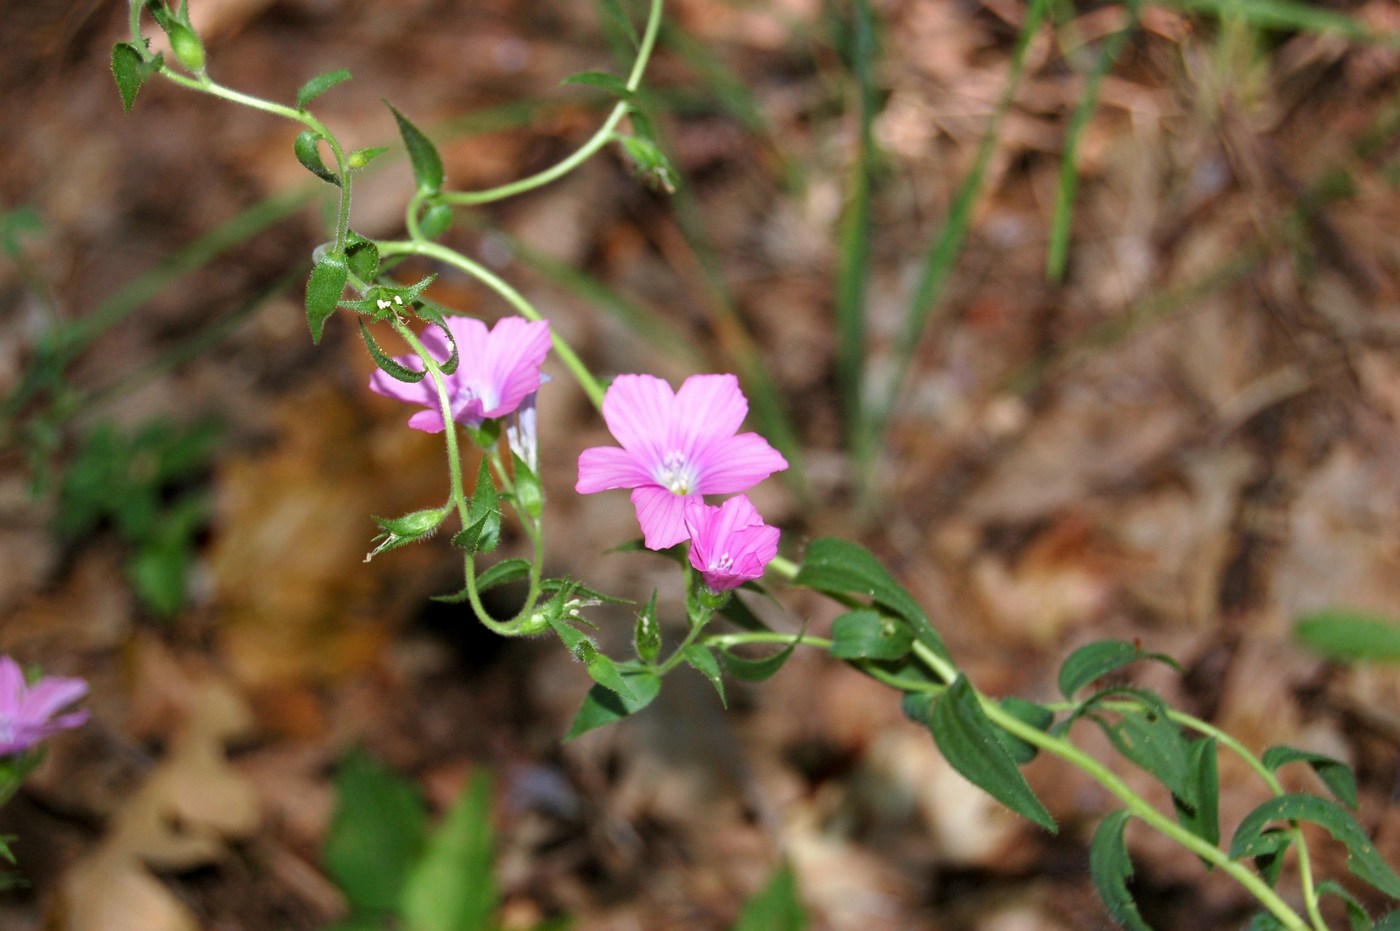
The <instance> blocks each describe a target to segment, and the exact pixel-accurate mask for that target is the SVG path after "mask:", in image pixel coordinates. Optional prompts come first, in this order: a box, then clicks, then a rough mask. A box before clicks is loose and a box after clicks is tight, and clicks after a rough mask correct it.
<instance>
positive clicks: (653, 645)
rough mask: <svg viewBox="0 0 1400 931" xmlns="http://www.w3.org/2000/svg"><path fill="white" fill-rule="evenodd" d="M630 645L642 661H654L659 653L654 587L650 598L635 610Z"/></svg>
mask: <svg viewBox="0 0 1400 931" xmlns="http://www.w3.org/2000/svg"><path fill="white" fill-rule="evenodd" d="M632 646H633V648H634V649H635V650H636V651H637V659H639V660H641V661H642V662H644V663H648V664H650V663H654V662H656V657H658V656H659V655H661V625H660V624H659V623H657V620H656V589H652V590H651V598H650V599H649V600H648V601H647V603H646V607H644V608H642V610H640V611H638V612H637V626H636V629H635V630H634V631H633V632H632Z"/></svg>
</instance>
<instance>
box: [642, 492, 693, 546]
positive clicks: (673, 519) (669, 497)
mask: <svg viewBox="0 0 1400 931" xmlns="http://www.w3.org/2000/svg"><path fill="white" fill-rule="evenodd" d="M693 497H694V496H681V495H673V494H671V493H670V492H669V491H667V490H666V489H664V488H662V487H660V486H659V485H643V486H642V487H640V488H637V489H635V490H633V492H632V504H633V506H634V507H635V508H636V509H637V523H639V524H641V525H642V542H643V543H644V544H645V545H646V548H647V549H651V550H664V549H666V548H667V547H670V546H675V545H676V544H677V543H680V542H681V541H682V540H684V539H685V538H686V537H687V533H686V530H685V519H684V517H683V515H684V513H685V503H686V501H688V500H691V499H692V498H693Z"/></svg>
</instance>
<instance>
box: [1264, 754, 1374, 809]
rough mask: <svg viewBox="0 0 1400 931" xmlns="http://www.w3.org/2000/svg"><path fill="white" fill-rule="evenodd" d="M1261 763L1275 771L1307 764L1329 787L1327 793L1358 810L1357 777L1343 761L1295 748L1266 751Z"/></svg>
mask: <svg viewBox="0 0 1400 931" xmlns="http://www.w3.org/2000/svg"><path fill="white" fill-rule="evenodd" d="M1260 761H1261V762H1262V763H1263V764H1264V765H1265V766H1267V767H1268V768H1269V769H1271V770H1274V771H1277V770H1278V768H1279V767H1280V766H1287V765H1288V764H1289V763H1307V764H1308V765H1309V766H1311V767H1312V769H1313V772H1315V773H1317V776H1318V778H1319V779H1321V780H1322V782H1323V783H1324V784H1325V785H1326V786H1327V791H1329V792H1331V793H1332V795H1333V797H1335V798H1336V799H1337V800H1338V801H1339V802H1342V803H1343V804H1344V805H1346V806H1347V807H1348V808H1351V809H1355V808H1356V775H1355V774H1354V773H1352V771H1351V767H1349V766H1347V765H1346V764H1345V763H1343V762H1342V761H1341V760H1334V759H1333V758H1332V757H1330V756H1327V755H1326V754H1322V753H1310V752H1309V751H1307V750H1299V749H1297V748H1295V747H1270V748H1269V749H1268V750H1265V751H1264V755H1263V756H1262V757H1260Z"/></svg>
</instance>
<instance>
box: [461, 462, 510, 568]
mask: <svg viewBox="0 0 1400 931" xmlns="http://www.w3.org/2000/svg"><path fill="white" fill-rule="evenodd" d="M500 542H501V501H500V496H499V495H498V494H497V493H496V483H495V481H494V480H493V479H492V477H491V468H490V466H489V465H487V460H486V458H485V457H482V460H481V468H480V469H479V470H478V471H477V476H476V490H475V491H473V492H472V498H471V501H470V502H469V503H468V505H467V526H466V527H465V528H464V529H463V530H461V531H460V532H459V533H458V534H457V535H456V536H454V537H453V538H452V545H453V546H458V547H461V548H462V549H464V550H466V551H467V552H468V553H489V552H491V551H492V550H494V549H495V548H496V546H497V544H499V543H500Z"/></svg>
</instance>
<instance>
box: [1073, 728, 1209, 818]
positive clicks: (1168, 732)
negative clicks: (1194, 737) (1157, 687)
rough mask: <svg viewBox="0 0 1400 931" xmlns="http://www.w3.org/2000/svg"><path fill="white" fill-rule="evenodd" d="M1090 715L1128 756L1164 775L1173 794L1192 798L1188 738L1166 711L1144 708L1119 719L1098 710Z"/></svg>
mask: <svg viewBox="0 0 1400 931" xmlns="http://www.w3.org/2000/svg"><path fill="white" fill-rule="evenodd" d="M1088 717H1089V718H1090V719H1091V720H1093V722H1094V723H1095V724H1097V725H1098V726H1099V728H1100V729H1101V730H1102V731H1103V732H1104V734H1106V735H1107V736H1108V739H1109V740H1111V741H1112V742H1113V745H1114V746H1115V747H1117V748H1118V752H1119V753H1121V754H1123V756H1124V758H1126V759H1127V760H1128V761H1130V762H1131V763H1133V764H1135V765H1137V766H1140V767H1141V768H1143V769H1145V770H1147V771H1148V772H1149V773H1151V774H1152V775H1154V776H1156V777H1157V778H1158V779H1160V780H1161V782H1162V785H1164V786H1166V787H1167V788H1168V789H1169V790H1171V793H1172V795H1174V796H1177V797H1179V798H1182V799H1189V798H1190V794H1191V793H1190V788H1189V786H1188V785H1187V747H1186V738H1185V737H1182V736H1181V729H1180V728H1179V727H1177V726H1176V724H1174V723H1173V722H1172V721H1171V719H1170V718H1168V717H1167V716H1166V715H1165V714H1162V713H1160V712H1158V711H1154V710H1151V709H1144V710H1142V711H1124V712H1122V713H1121V714H1119V715H1118V719H1117V720H1116V721H1115V720H1110V719H1109V718H1106V717H1104V716H1103V715H1100V714H1097V713H1091V714H1089V716H1088Z"/></svg>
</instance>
